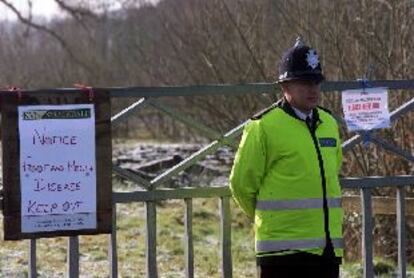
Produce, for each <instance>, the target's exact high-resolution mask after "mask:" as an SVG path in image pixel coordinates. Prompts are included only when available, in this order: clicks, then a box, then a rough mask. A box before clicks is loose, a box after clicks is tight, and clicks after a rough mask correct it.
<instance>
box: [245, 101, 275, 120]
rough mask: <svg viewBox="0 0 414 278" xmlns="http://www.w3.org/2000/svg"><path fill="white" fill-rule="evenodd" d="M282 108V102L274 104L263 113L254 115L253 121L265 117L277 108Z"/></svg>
mask: <svg viewBox="0 0 414 278" xmlns="http://www.w3.org/2000/svg"><path fill="white" fill-rule="evenodd" d="M279 106H280V101H278V102H275V103H273V104H272V105H270V106H269V107H267V108H265V109H263V110H262V111H260V112H258V113H256V114H254V115H253V116H252V117H251V119H252V120H259V119H261V118H262V117H263V116H264V115H266V114H267V113H269V112H270V111H272V110H273V109H275V108H277V107H279Z"/></svg>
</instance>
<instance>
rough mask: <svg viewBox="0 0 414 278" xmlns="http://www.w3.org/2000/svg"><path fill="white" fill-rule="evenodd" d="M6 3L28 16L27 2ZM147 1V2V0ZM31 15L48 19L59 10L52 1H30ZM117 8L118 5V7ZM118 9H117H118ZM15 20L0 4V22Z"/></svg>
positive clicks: (156, 0) (57, 13)
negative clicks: (31, 5)
mask: <svg viewBox="0 0 414 278" xmlns="http://www.w3.org/2000/svg"><path fill="white" fill-rule="evenodd" d="M7 1H8V2H10V3H12V4H13V5H15V7H16V8H18V9H19V11H21V12H22V13H23V15H25V16H27V15H28V9H29V7H28V4H27V0H7ZM147 1H148V0H147ZM149 1H150V2H152V3H157V2H158V1H159V0H149ZM32 4H33V7H32V14H33V15H34V16H43V17H45V18H47V19H50V18H52V17H54V16H56V15H61V14H60V13H59V8H58V6H57V4H56V3H55V1H54V0H32ZM118 6H119V5H118ZM114 8H117V5H116V4H115V5H114ZM118 8H119V7H118ZM4 19H6V20H15V19H16V16H15V15H14V13H13V12H12V11H10V10H9V9H8V8H7V7H6V6H5V5H4V4H3V3H0V21H1V20H4Z"/></svg>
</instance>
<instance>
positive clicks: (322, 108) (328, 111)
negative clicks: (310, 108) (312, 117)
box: [318, 105, 332, 115]
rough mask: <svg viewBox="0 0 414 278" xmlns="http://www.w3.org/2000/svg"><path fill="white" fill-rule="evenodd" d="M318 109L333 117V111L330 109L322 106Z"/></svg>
mask: <svg viewBox="0 0 414 278" xmlns="http://www.w3.org/2000/svg"><path fill="white" fill-rule="evenodd" d="M318 108H319V109H321V110H323V111H325V112H326V113H328V114H331V115H332V111H331V110H329V109H328V108H325V107H322V106H319V105H318Z"/></svg>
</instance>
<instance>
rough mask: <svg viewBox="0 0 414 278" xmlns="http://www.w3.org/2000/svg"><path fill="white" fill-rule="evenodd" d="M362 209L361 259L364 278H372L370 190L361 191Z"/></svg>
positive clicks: (363, 189)
mask: <svg viewBox="0 0 414 278" xmlns="http://www.w3.org/2000/svg"><path fill="white" fill-rule="evenodd" d="M361 202H362V205H363V209H362V257H363V264H364V265H363V266H364V278H373V277H374V265H373V256H372V238H373V237H372V198H371V189H369V188H365V187H364V188H362V189H361Z"/></svg>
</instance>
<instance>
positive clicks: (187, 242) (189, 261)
mask: <svg viewBox="0 0 414 278" xmlns="http://www.w3.org/2000/svg"><path fill="white" fill-rule="evenodd" d="M184 201H185V216H184V224H185V236H184V254H185V275H186V276H185V277H187V278H193V277H194V247H193V200H192V199H189V198H186V199H184Z"/></svg>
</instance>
